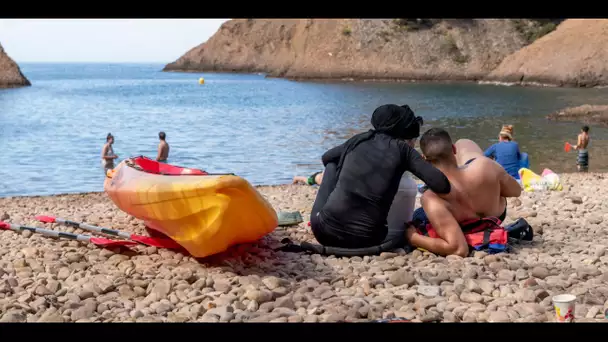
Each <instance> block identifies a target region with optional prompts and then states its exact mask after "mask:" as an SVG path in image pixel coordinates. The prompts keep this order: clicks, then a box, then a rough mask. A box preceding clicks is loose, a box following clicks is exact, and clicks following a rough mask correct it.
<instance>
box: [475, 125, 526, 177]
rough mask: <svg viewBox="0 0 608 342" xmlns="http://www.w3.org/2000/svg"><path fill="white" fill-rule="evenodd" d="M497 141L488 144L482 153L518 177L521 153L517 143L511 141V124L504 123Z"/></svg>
mask: <svg viewBox="0 0 608 342" xmlns="http://www.w3.org/2000/svg"><path fill="white" fill-rule="evenodd" d="M498 140H499V142H498V143H496V144H494V145H492V146H490V147H489V148H488V149H487V150H486V151H485V152H484V155H485V156H486V157H488V158H492V159H494V160H496V162H497V163H498V164H500V165H501V166H502V167H503V168H504V169H505V170H507V173H508V174H510V175H511V176H512V177H513V178H515V179H519V173H518V171H519V169H520V162H519V160H520V159H521V153H520V152H519V144H517V143H516V142H515V141H513V126H512V125H504V126H502V129H501V130H500V133H499V134H498Z"/></svg>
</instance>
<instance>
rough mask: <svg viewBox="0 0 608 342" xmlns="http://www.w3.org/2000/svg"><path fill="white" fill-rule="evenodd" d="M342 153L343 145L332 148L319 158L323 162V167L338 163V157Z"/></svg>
mask: <svg viewBox="0 0 608 342" xmlns="http://www.w3.org/2000/svg"><path fill="white" fill-rule="evenodd" d="M343 151H344V144H341V145H338V146H336V147H334V148H331V149H329V150H328V151H327V152H325V153H324V154H323V156H322V157H321V160H322V161H323V166H327V164H329V163H331V162H334V163H338V161H340V156H341V155H342V152H343Z"/></svg>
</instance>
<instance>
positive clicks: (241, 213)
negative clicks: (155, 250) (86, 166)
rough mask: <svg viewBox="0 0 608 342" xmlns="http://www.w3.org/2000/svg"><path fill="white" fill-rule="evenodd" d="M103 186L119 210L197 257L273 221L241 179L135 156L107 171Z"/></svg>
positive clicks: (265, 229)
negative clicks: (141, 221) (139, 220)
mask: <svg viewBox="0 0 608 342" xmlns="http://www.w3.org/2000/svg"><path fill="white" fill-rule="evenodd" d="M104 190H105V192H106V193H107V194H108V196H109V197H110V199H112V201H113V202H114V204H116V206H118V208H120V209H121V210H122V211H124V212H126V213H128V214H129V215H132V216H134V217H136V218H138V219H141V220H143V221H144V223H145V224H146V226H147V227H148V228H151V229H153V230H156V231H158V232H160V233H163V234H165V235H167V236H168V237H170V238H171V239H173V240H175V241H176V242H177V243H179V244H180V245H181V246H182V247H184V248H185V249H186V250H187V251H188V252H189V253H190V254H191V255H192V256H194V257H196V258H202V257H206V256H209V255H213V254H216V253H220V252H223V251H225V250H226V249H228V248H229V247H230V246H232V245H235V244H240V243H248V242H254V241H256V240H258V239H260V238H262V237H263V236H264V235H266V234H268V233H270V232H272V231H273V230H274V229H275V228H276V227H277V224H278V218H277V214H276V212H275V210H274V209H273V208H272V206H271V205H270V203H268V201H266V199H265V198H264V197H262V195H261V194H260V193H259V192H258V191H257V190H256V189H255V188H254V187H253V186H252V185H251V184H249V182H247V181H246V180H245V179H243V178H241V177H238V176H235V175H230V174H221V175H218V174H209V173H207V172H205V171H203V170H199V169H191V168H185V167H180V166H175V165H170V164H164V163H160V162H157V161H155V160H152V159H149V158H146V157H143V156H140V157H134V158H129V159H127V160H124V161H122V162H121V163H120V164H118V166H117V167H116V168H115V169H114V170H111V171H108V173H107V175H106V180H105V182H104Z"/></svg>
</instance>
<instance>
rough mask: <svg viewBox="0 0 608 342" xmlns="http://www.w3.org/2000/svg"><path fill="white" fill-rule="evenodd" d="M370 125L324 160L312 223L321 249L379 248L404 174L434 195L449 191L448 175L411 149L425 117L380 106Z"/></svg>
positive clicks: (392, 106)
mask: <svg viewBox="0 0 608 342" xmlns="http://www.w3.org/2000/svg"><path fill="white" fill-rule="evenodd" d="M371 123H372V126H373V127H374V129H372V130H370V131H368V132H365V133H361V134H357V135H355V136H353V137H352V138H350V139H349V140H347V141H346V142H345V143H344V144H342V145H339V146H336V147H334V148H332V149H330V150H328V151H327V152H325V154H324V155H323V157H322V161H323V165H324V166H325V170H324V172H323V180H322V182H321V185H320V186H319V191H318V192H317V197H316V199H315V202H314V204H313V207H312V212H311V219H310V222H311V229H312V232H313V234H314V236H315V238H316V240H317V241H318V242H319V243H320V244H321V245H324V246H328V247H340V248H348V249H357V248H366V247H371V246H376V245H379V244H381V243H382V241H383V240H384V239H385V238H386V236H387V233H388V227H387V216H388V213H389V209H390V207H391V204H392V202H393V199H394V197H395V194H396V193H397V191H398V188H399V183H400V181H401V178H402V176H403V173H404V172H405V171H410V172H411V173H413V174H414V175H416V176H417V177H418V178H420V179H421V180H422V181H423V182H425V183H426V184H427V185H428V186H429V187H430V188H431V189H433V191H435V192H436V193H441V194H447V193H449V192H450V183H449V181H448V179H447V178H446V176H445V175H444V174H443V173H442V172H441V171H439V170H438V169H436V168H435V167H434V166H433V165H431V164H430V163H428V162H426V161H425V160H424V159H423V158H422V156H421V155H420V154H419V153H418V152H417V151H416V150H415V149H414V147H413V146H414V144H415V141H416V140H415V139H416V138H417V137H418V136H419V135H420V126H421V125H422V118H421V117H416V116H415V115H414V112H413V111H412V110H411V109H410V107H409V106H407V105H404V106H398V105H394V104H389V105H383V106H380V107H378V108H377V109H376V110H375V111H374V113H373V114H372V119H371Z"/></svg>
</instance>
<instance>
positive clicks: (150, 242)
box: [131, 234, 182, 249]
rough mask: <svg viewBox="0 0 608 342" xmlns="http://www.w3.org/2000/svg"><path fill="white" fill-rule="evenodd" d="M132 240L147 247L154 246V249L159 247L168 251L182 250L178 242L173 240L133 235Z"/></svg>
mask: <svg viewBox="0 0 608 342" xmlns="http://www.w3.org/2000/svg"><path fill="white" fill-rule="evenodd" d="M131 240H133V241H137V242H139V243H141V244H144V245H147V246H153V247H157V248H167V249H180V248H182V246H180V245H179V244H178V243H177V242H175V241H173V240H171V239H161V238H153V237H149V236H143V235H134V234H132V235H131Z"/></svg>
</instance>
